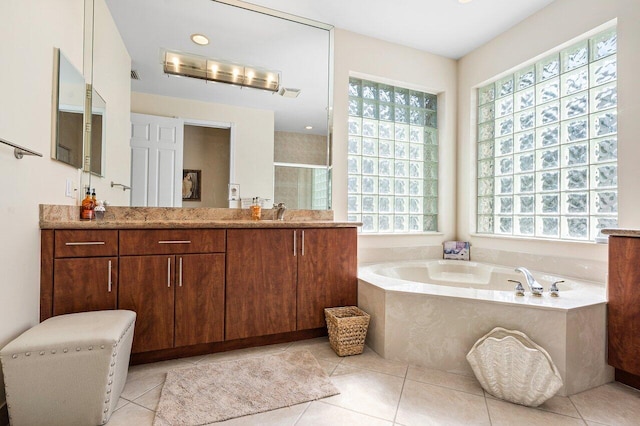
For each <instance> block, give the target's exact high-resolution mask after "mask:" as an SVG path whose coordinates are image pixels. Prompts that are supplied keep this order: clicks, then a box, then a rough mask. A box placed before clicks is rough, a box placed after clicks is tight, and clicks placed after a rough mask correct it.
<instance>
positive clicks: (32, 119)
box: [0, 0, 129, 406]
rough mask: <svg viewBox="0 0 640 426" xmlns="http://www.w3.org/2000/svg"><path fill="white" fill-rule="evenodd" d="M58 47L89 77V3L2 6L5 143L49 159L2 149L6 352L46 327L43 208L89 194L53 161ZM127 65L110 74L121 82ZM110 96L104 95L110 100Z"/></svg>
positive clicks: (0, 124)
mask: <svg viewBox="0 0 640 426" xmlns="http://www.w3.org/2000/svg"><path fill="white" fill-rule="evenodd" d="M54 47H58V48H60V49H61V51H62V52H63V53H64V55H65V56H66V57H67V58H68V59H69V60H70V62H71V63H72V64H73V65H74V66H75V67H76V68H77V69H79V70H82V69H84V59H83V56H84V55H83V47H84V0H58V1H55V2H53V1H33V0H28V1H27V0H5V1H2V2H0V57H2V62H3V64H5V65H6V64H11V66H3V67H2V69H1V70H0V93H2V98H1V99H0V137H1V138H3V139H7V140H9V141H12V142H14V143H17V144H19V145H23V146H25V147H27V148H30V149H32V150H35V151H38V152H40V153H42V154H43V157H42V158H40V157H30V156H25V157H24V158H23V159H22V160H17V159H16V158H15V157H14V156H13V149H11V148H9V147H7V146H6V145H0V182H2V185H3V190H2V196H1V197H0V271H2V279H1V280H0V347H2V346H4V345H5V344H6V343H8V342H9V341H10V340H12V339H13V338H15V337H16V336H18V335H19V334H20V333H22V332H23V331H24V330H26V329H28V328H29V327H31V326H33V325H35V324H37V323H38V320H39V306H40V302H39V300H40V229H39V226H38V204H41V203H42V204H69V205H73V204H76V202H77V201H76V199H75V198H67V197H65V195H64V190H65V181H66V180H67V179H71V180H72V182H74V185H75V186H76V187H80V186H81V174H80V172H79V171H78V170H77V169H75V168H73V167H71V166H68V165H66V164H63V163H60V162H57V161H54V160H52V159H51V132H52V129H51V126H52V112H53V100H52V89H53V48H54ZM113 54H114V55H115V59H116V61H120V59H121V58H120V57H119V56H118V54H119V52H114V53H113ZM120 65H121V64H120V63H119V62H118V63H116V64H113V65H109V64H106V65H105V67H107V68H108V69H107V72H114V73H115V74H117V73H118V71H117V69H116V67H117V66H120ZM127 68H128V66H127ZM128 84H129V82H128V81H127V85H126V86H127V87H128ZM110 90H111V89H106V90H104V92H103V93H102V95H103V96H106V98H109V97H110V96H111V95H110V93H109V92H110ZM119 90H120V93H122V90H126V87H125V88H124V89H123V88H122V87H120V88H119ZM114 103H115V104H118V105H120V106H115V107H114V110H117V109H118V108H121V107H122V106H123V105H122V104H121V99H116V100H114ZM126 105H127V103H126V102H124V106H126ZM114 114H117V113H115V112H114ZM127 145H128V142H127ZM116 155H117V154H116ZM85 183H86V182H85ZM3 402H4V385H3V384H2V382H1V375H0V406H1V405H2V403H3Z"/></svg>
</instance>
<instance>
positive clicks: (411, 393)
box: [108, 337, 640, 426]
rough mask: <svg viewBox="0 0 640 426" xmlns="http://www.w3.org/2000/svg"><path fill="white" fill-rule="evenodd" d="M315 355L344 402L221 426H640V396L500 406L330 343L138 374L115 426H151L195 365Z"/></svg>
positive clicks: (426, 373)
mask: <svg viewBox="0 0 640 426" xmlns="http://www.w3.org/2000/svg"><path fill="white" fill-rule="evenodd" d="M296 349H308V350H309V351H310V352H311V353H313V354H314V356H315V357H316V358H317V360H318V362H319V363H320V365H321V366H322V367H323V368H324V369H325V370H326V372H327V374H329V375H330V376H331V379H332V381H333V383H334V384H335V385H336V387H338V389H340V392H341V393H340V395H336V396H332V397H329V398H325V399H322V400H321V401H315V402H310V403H304V404H299V405H296V406H293V407H289V408H282V409H279V410H274V411H270V412H267V413H261V414H256V415H252V416H246V417H240V418H236V419H231V420H228V421H226V422H221V423H219V424H220V425H350V426H351V425H367V426H377V425H381V426H382V425H404V426H410V425H545V426H546V425H589V426H597V425H615V426H618V425H638V424H640V392H639V391H636V390H635V389H632V388H629V387H626V386H624V385H621V384H619V383H609V384H606V385H604V386H600V387H598V388H595V389H591V390H589V391H586V392H583V393H580V394H577V395H573V396H571V397H569V398H567V397H554V398H551V399H550V400H549V401H547V402H545V403H544V404H543V405H542V406H540V407H539V408H527V407H523V406H520V405H515V404H511V403H508V402H504V401H501V400H497V399H495V398H493V397H491V396H490V395H488V394H487V393H485V392H484V391H483V390H482V388H481V387H480V385H479V384H478V382H477V381H476V380H475V378H473V377H468V376H461V375H456V374H450V373H445V372H442V371H437V370H431V369H427V368H420V367H415V366H412V365H406V364H403V363H399V362H394V361H387V360H385V359H383V358H381V357H379V356H378V355H377V354H376V353H375V352H373V351H372V350H370V349H368V348H365V352H364V353H363V354H362V355H359V356H353V357H345V358H340V357H338V356H336V355H335V354H334V353H333V351H332V350H331V348H330V346H329V341H328V339H327V338H326V337H324V338H318V339H312V340H304V341H300V342H295V343H286V344H281V345H272V346H264V347H261V348H251V349H243V350H237V351H232V352H224V353H218V354H211V355H206V356H201V357H194V358H184V359H180V360H172V361H163V362H157V363H153V364H145V365H139V366H134V367H131V368H130V369H129V376H128V379H127V384H126V386H125V389H124V391H123V392H122V395H121V399H120V401H119V404H118V408H117V410H116V411H115V412H114V413H113V415H112V416H111V419H110V421H109V423H108V425H109V426H120V425H131V426H134V425H135V426H146V425H151V424H152V422H153V417H154V410H155V409H156V406H157V403H158V399H159V398H160V390H161V389H162V384H163V382H164V376H165V373H166V371H167V370H170V369H173V368H179V367H188V366H191V365H194V364H202V363H208V362H216V361H222V360H230V359H237V358H241V357H251V356H260V355H264V354H267V353H274V352H278V351H291V350H296Z"/></svg>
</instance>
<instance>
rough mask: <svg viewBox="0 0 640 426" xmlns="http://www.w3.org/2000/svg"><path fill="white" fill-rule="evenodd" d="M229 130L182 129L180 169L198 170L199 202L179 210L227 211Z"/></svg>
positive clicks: (211, 128) (192, 127)
mask: <svg viewBox="0 0 640 426" xmlns="http://www.w3.org/2000/svg"><path fill="white" fill-rule="evenodd" d="M229 133H230V132H229V129H216V128H213V127H201V126H189V125H186V126H184V155H183V158H182V168H183V169H190V170H201V171H202V173H201V175H200V182H199V184H200V185H201V187H200V188H201V190H200V201H183V202H182V206H183V207H222V208H225V207H229V201H228V198H229V197H228V192H229V186H228V185H229V142H230V141H229Z"/></svg>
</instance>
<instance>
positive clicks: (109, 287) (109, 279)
mask: <svg viewBox="0 0 640 426" xmlns="http://www.w3.org/2000/svg"><path fill="white" fill-rule="evenodd" d="M111 284H112V281H111V261H109V278H108V289H109V293H111Z"/></svg>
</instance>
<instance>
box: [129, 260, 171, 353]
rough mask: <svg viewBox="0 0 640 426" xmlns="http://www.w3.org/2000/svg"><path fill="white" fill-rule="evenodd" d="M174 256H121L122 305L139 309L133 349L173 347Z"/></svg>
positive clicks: (134, 309) (136, 310) (140, 350)
mask: <svg viewBox="0 0 640 426" xmlns="http://www.w3.org/2000/svg"><path fill="white" fill-rule="evenodd" d="M174 266H175V259H174V256H125V257H121V258H120V286H119V292H118V307H119V308H120V309H129V310H132V311H135V312H136V313H137V314H138V316H137V318H136V326H135V330H134V333H133V348H132V351H133V352H146V351H153V350H157V349H166V348H171V347H173V308H174V289H173V286H174V273H175V271H174V270H175V268H174Z"/></svg>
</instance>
